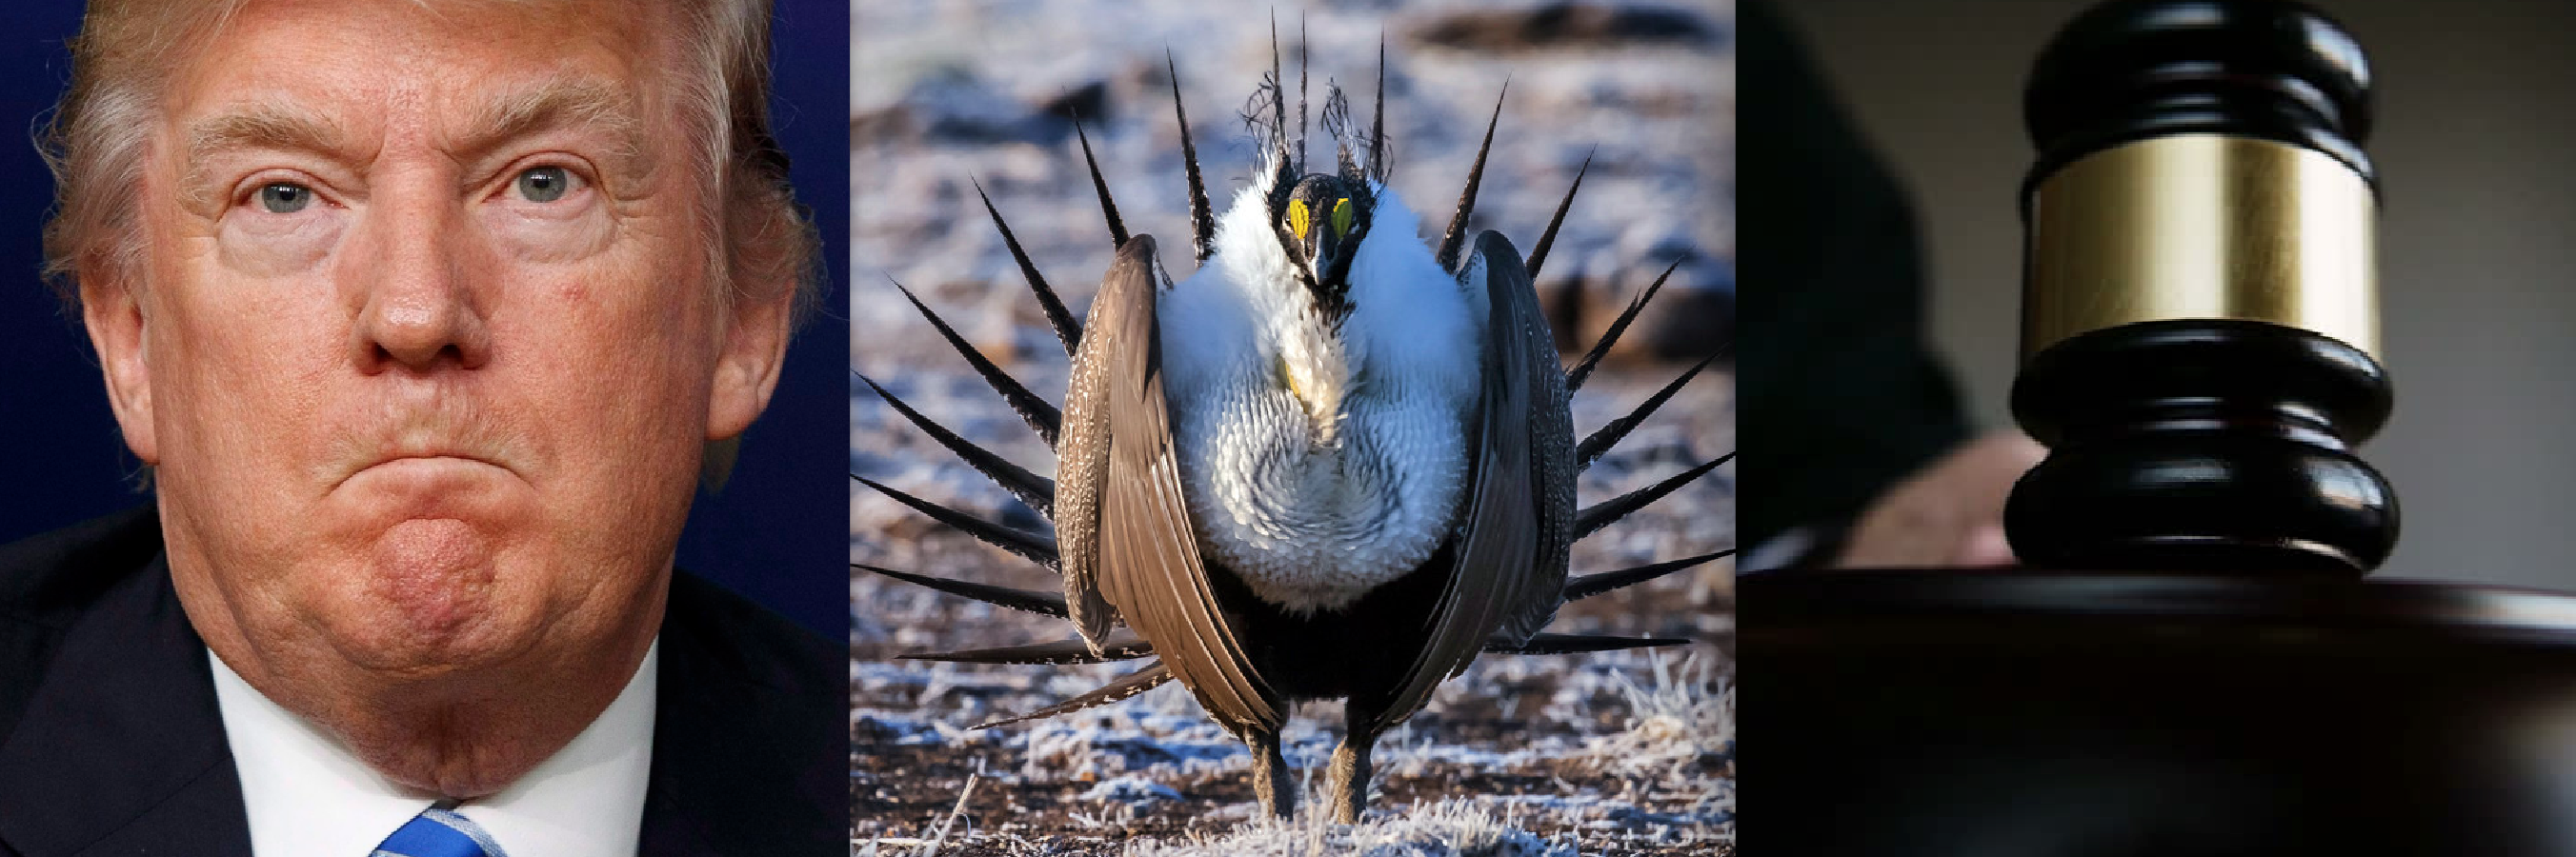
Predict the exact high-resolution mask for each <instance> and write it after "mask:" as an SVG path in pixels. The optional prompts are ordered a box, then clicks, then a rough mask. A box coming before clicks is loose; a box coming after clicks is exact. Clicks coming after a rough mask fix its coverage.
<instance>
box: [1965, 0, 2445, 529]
mask: <svg viewBox="0 0 2576 857" xmlns="http://www.w3.org/2000/svg"><path fill="white" fill-rule="evenodd" d="M2025 100H2026V105H2025V106H2026V116H2025V118H2026V121H2027V124H2028V128H2029V131H2030V135H2031V138H2032V140H2033V141H2034V142H2035V143H2036V144H2037V145H2038V147H2039V156H2038V161H2037V163H2036V164H2035V165H2034V166H2033V168H2032V170H2031V173H2030V177H2029V179H2028V180H2027V182H2026V183H2025V184H2024V186H2023V196H2022V205H2023V215H2024V221H2025V224H2026V227H2027V230H2028V231H2027V233H2026V246H2025V252H2026V254H2027V255H2026V258H2025V260H2024V263H2025V267H2024V270H2023V275H2024V282H2023V304H2022V312H2023V318H2022V349H2023V365H2022V371H2021V375H2020V377H2019V378H2018V379H2016V381H2015V383H2014V386H2013V394H2012V406H2013V415H2014V418H2015V419H2016V420H2017V421H2019V422H2020V423H2021V425H2022V427H2023V428H2024V429H2026V430H2028V431H2029V432H2030V433H2031V436H2033V437H2035V438H2038V439H2039V440H2040V441H2041V442H2043V443H2046V444H2048V445H2049V446H2050V455H2049V457H2048V459H2047V460H2046V461H2044V462H2042V463H2041V464H2040V466H2039V467H2037V468H2036V469H2034V470H2032V471H2031V472H2030V473H2029V474H2028V475H2027V476H2025V477H2024V478H2023V479H2022V481H2021V483H2020V484H2019V485H2018V486H2016V488H2015V489H2014V492H2013V495H2012V498H2011V500H2010V502H2009V503H2008V504H2007V506H2006V509H2005V530H2006V533H2007V535H2008V537H2009V538H2010V539H2011V541H2012V543H2013V547H2014V550H2015V552H2016V553H2017V554H2018V555H2019V556H2020V557H2021V558H2022V560H2023V561H2025V562H2028V563H2032V564H2035V565H2043V566H2055V567H2059V568H2070V569H2111V568H2120V569H2153V570H2160V571H2176V572H2197V573H2209V574H2275V573H2301V574H2315V573H2324V574H2337V575H2352V574H2359V573H2362V572H2365V571H2368V570H2369V569H2371V568H2373V567H2375V566H2377V565H2378V564H2379V563H2380V562H2381V561H2383V560H2385V559H2386V558H2387V555H2388V552H2389V550H2390V549H2391V548H2392V547H2393V546H2394V543H2395V540H2396V532H2397V508H2396V499H2395V497H2394V495H2393V493H2392V492H2391V491H2390V489H2389V488H2388V485H2387V483H2386V481H2385V480H2384V479H2383V478H2382V477H2381V476H2380V475H2379V474H2378V473H2377V472H2376V471H2374V470H2373V469H2371V467H2370V466H2369V465H2367V464H2365V463H2363V462H2362V461H2361V460H2360V459H2359V458H2357V457H2355V456H2354V455H2353V454H2352V450H2351V447H2352V446H2353V445H2355V444H2358V443H2360V442H2361V441H2363V440H2366V439H2368V438H2369V437H2370V436H2371V435H2372V434H2373V433H2375V432H2377V431H2378V429H2379V427H2380V426H2381V424H2382V423H2384V422H2385V421H2386V419H2387V417H2388V412H2389V407H2390V404H2391V400H2390V394H2389V388H2388V383H2387V378H2386V374H2385V373H2384V371H2383V370H2382V369H2381V367H2380V365H2379V363H2378V362H2377V360H2376V358H2375V357H2374V355H2375V354H2376V352H2377V350H2378V333H2379V315H2378V297H2377V289H2378V285H2377V270H2376V269H2377V263H2376V256H2375V250H2374V243H2375V237H2374V232H2375V226H2374V221H2375V216H2376V213H2377V206H2378V198H2377V187H2376V181H2375V178H2374V177H2373V174H2372V172H2371V167H2370V163H2369V160H2368V159H2367V157H2365V156H2364V155H2363V153H2362V151H2361V148H2360V146H2359V141H2360V140H2361V139H2362V138H2363V137H2364V136H2365V135H2366V134H2367V133H2368V130H2369V127H2370V121H2371V116H2370V73H2369V67H2368V65H2367V63H2366V61H2365V60H2364V58H2363V56H2362V52H2361V49H2360V46H2359V45H2357V44H2356V43H2355V42H2354V41H2353V40H2352V38H2351V37H2350V36H2349V35H2347V34H2346V33H2345V32H2344V30H2343V28H2342V27H2340V26H2338V25H2337V24H2335V23H2334V22H2333V21H2332V20H2329V19H2327V18H2326V17H2325V16H2324V15H2322V14H2320V13H2318V12H2316V11H2314V10H2311V9H2308V8H2307V7H2304V6H2300V5H2296V4H2292V3H2283V2H2269V1H2268V0H2241V2H2219V0H2151V1H2150V2H2135V0H2119V1H2118V2H2112V3H2107V4H2103V5H2100V6H2096V7H2094V8H2093V9H2091V10H2090V11H2088V12H2086V13H2085V14H2083V15H2082V16H2081V17H2079V18H2077V19H2076V20H2075V21H2074V22H2073V23H2071V24H2069V25H2068V26H2067V28H2066V29H2065V30H2064V31H2062V32H2061V33H2059V35H2058V36H2057V38H2056V39H2055V40H2054V41H2052V42H2051V43H2050V44H2049V46H2048V47H2047V49H2046V50H2045V51H2044V52H2043V53H2042V54H2041V56H2040V59H2039V62H2038V64H2037V67H2036V68H2035V69H2034V71H2033V73H2032V76H2031V81H2030V86H2029V89H2028V90H2027V91H2026V93H2025Z"/></svg>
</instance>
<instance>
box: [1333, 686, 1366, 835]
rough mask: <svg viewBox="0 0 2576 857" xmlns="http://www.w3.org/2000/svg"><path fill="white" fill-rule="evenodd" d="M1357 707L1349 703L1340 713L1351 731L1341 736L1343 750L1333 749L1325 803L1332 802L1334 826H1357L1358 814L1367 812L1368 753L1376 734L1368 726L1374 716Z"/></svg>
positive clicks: (1353, 703)
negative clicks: (1328, 787) (1329, 784)
mask: <svg viewBox="0 0 2576 857" xmlns="http://www.w3.org/2000/svg"><path fill="white" fill-rule="evenodd" d="M1357 703H1358V700H1352V704H1351V705H1350V706H1349V707H1347V708H1345V709H1343V710H1344V712H1345V715H1344V717H1345V720H1346V721H1347V722H1348V723H1349V728H1350V731H1349V733H1348V734H1346V735H1343V736H1342V746H1339V747H1335V748H1333V767H1332V772H1331V786H1330V787H1331V789H1332V792H1331V793H1330V794H1328V795H1326V796H1325V799H1326V800H1329V801H1331V802H1332V805H1333V823H1334V824H1358V823H1359V821H1360V812H1361V811H1362V810H1365V809H1367V808H1368V791H1369V775H1370V771H1369V749H1370V748H1372V747H1374V746H1376V745H1377V730H1376V728H1375V727H1374V726H1372V725H1370V723H1371V721H1374V720H1376V719H1377V712H1374V711H1368V710H1365V709H1364V707H1362V706H1360V705H1358V704H1357Z"/></svg>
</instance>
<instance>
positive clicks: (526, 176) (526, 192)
mask: <svg viewBox="0 0 2576 857" xmlns="http://www.w3.org/2000/svg"><path fill="white" fill-rule="evenodd" d="M572 182H573V178H572V173H570V172H567V171H566V170H564V168H562V167H531V168H529V169H528V170H527V171H526V172H523V173H520V174H519V179H518V185H519V196H520V197H522V198H525V199H526V200H528V201H529V202H553V201H555V200H558V199H562V198H563V195H564V194H565V193H566V192H568V191H570V190H572Z"/></svg>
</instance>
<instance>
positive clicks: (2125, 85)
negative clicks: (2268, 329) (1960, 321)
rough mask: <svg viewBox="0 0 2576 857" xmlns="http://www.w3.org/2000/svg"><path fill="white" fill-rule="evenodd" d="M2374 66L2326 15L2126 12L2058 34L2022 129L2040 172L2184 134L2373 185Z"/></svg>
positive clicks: (2154, 2) (2213, 0) (2206, 9)
mask: <svg viewBox="0 0 2576 857" xmlns="http://www.w3.org/2000/svg"><path fill="white" fill-rule="evenodd" d="M2370 101H2371V98H2370V65H2369V62H2368V61H2367V60H2366V59H2365V58H2364V57H2363V56H2362V52H2361V46H2360V45H2359V44H2358V43H2356V42H2354V41H2353V39H2352V36H2351V35H2350V34H2348V33H2346V32H2345V31H2344V29H2343V27H2342V26H2341V25H2339V24H2337V23H2335V22H2334V20H2333V19H2331V18H2328V17H2326V16H2325V15H2324V13H2321V12H2318V11H2317V10H2315V9H2311V8H2308V7H2306V6H2303V5H2300V4H2297V3H2287V2H2275V1H2274V0H2239V2H2222V0H2119V1H2118V2H2111V3H2104V4H2101V5H2098V6H2094V7H2092V8H2091V9H2089V10H2087V11H2086V12H2085V13H2084V14H2082V15H2081V16H2078V17H2077V18H2076V19H2075V20H2074V21H2073V22H2071V23H2069V24H2067V26H2066V28H2065V29H2064V30H2061V31H2059V32H2058V34H2057V37H2056V38H2055V39H2054V40H2051V41H2050V42H2049V44H2048V47H2047V48H2046V49H2045V50H2043V51H2042V52H2041V53H2040V57H2039V61H2038V63H2037V64H2036V65H2035V66H2034V67H2033V68H2032V71H2031V77H2030V85H2029V87H2028V88H2027V89H2026V90H2024V92H2023V99H2022V115H2023V122H2024V124H2025V126H2026V128H2027V129H2028V131H2029V133H2030V138H2031V143H2032V144H2033V145H2035V146H2037V147H2039V151H2040V153H2041V155H2040V164H2039V168H2038V169H2037V170H2034V176H2035V177H2036V176H2037V175H2038V174H2039V173H2042V172H2053V171H2054V168H2055V167H2056V166H2062V165H2063V164H2065V163H2066V162H2067V161H2072V160H2075V159H2077V158H2081V157H2083V156H2084V155H2087V154H2090V153H2092V152H2095V151H2099V150H2101V149H2104V148H2108V147H2111V146H2116V145H2119V144H2122V143H2127V142H2131V141H2135V140H2139V139H2143V138H2147V137H2159V136H2166V135H2173V134H2227V135H2232V136H2238V137H2250V138H2255V139H2263V140H2272V141H2276V142H2281V143H2289V144H2292V145H2298V146H2304V147H2307V148H2310V149H2315V150H2317V151H2319V152H2323V153H2325V154H2328V155H2332V156H2334V157H2335V158H2336V159H2337V160H2340V161H2343V162H2344V163H2345V164H2346V165H2347V166H2350V167H2351V168H2352V169H2353V170H2354V171H2355V172H2358V173H2360V174H2361V175H2362V176H2363V177H2364V178H2365V179H2367V178H2369V177H2370V175H2371V170H2370V166H2369V161H2368V159H2367V158H2365V157H2363V155H2362V153H2361V149H2360V145H2361V144H2362V143H2363V142H2365V141H2366V140H2367V139H2368V138H2369V136H2370V123H2371V104H2370Z"/></svg>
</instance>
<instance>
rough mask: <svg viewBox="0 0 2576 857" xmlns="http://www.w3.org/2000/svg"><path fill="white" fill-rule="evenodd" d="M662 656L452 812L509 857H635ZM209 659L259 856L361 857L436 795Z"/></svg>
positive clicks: (652, 651)
mask: <svg viewBox="0 0 2576 857" xmlns="http://www.w3.org/2000/svg"><path fill="white" fill-rule="evenodd" d="M661 648H662V644H661V641H660V640H659V639H656V640H655V641H654V643H653V644H652V645H651V646H650V647H647V648H646V649H645V650H644V661H643V663H642V664H640V665H639V666H638V667H637V668H636V670H635V675H634V677H633V678H630V679H628V680H627V682H626V688H625V689H624V690H621V691H619V692H618V694H617V698H616V699H615V700H613V701H611V702H609V704H608V708H607V709H606V710H604V711H601V712H600V713H599V717H598V718H597V719H594V720H592V721H591V723H590V725H589V726H587V727H585V728H583V729H582V731H581V734H579V735H575V736H573V739H572V742H571V743H569V744H566V745H564V748H563V749H562V750H559V751H556V753H555V754H554V755H553V756H551V757H548V758H547V759H546V760H545V761H544V762H541V763H539V764H538V765H537V767H536V768H534V769H532V770H530V771H529V772H528V774H527V775H526V776H524V777H521V778H520V779H519V781H518V782H516V783H512V784H511V785H510V786H509V787H508V788H505V789H502V790H501V791H500V792H498V793H495V794H493V795H491V796H489V797H485V798H480V799H477V800H473V801H469V802H467V803H465V804H464V805H463V806H460V807H457V809H456V812H457V814H459V815H463V816H465V817H466V818H467V819H470V820H472V821H473V822H474V823H475V824H478V825H481V826H482V827H483V829H484V830H485V831H487V832H489V833H491V834H492V839H493V841H495V842H497V843H499V844H500V846H501V848H502V849H503V850H505V851H508V852H510V853H513V854H543V855H550V857H632V855H633V854H635V849H636V838H637V832H638V830H639V829H640V828H641V827H642V824H643V817H644V791H645V786H646V784H647V781H648V778H649V777H650V775H651V772H652V745H653V711H654V700H655V698H656V697H655V685H656V684H657V679H658V673H659V669H658V667H659V663H660V655H661ZM206 659H207V660H209V661H211V662H213V665H214V673H215V699H216V704H217V707H218V708H219V709H220V710H221V712H222V714H223V721H224V734H225V738H226V740H227V741H229V742H230V743H231V745H232V753H233V764H234V767H235V768H236V769H237V770H239V771H240V775H241V786H242V804H243V806H244V808H245V809H246V810H247V811H248V814H249V820H250V841H251V852H252V853H254V854H261V855H306V854H313V855H343V854H344V855H351V857H359V855H365V854H367V853H369V852H371V851H373V850H374V849H375V847H376V844H377V843H379V842H382V841H384V838H385V836H387V835H388V834H391V833H393V832H394V830H395V829H396V828H399V827H401V826H402V825H403V823H404V822H407V821H410V820H411V817H412V816H414V815H418V814H420V811H421V810H422V809H425V808H427V807H428V806H429V805H430V803H431V802H433V801H436V800H437V799H438V798H439V796H438V795H435V794H431V793H428V792H423V791H420V790H417V789H412V788H408V787H405V786H403V785H401V784H398V783H395V782H393V781H391V780H388V779H386V778H385V777H384V775H382V774H379V773H376V772H375V771H374V770H373V769H371V768H368V767H367V766H366V764H365V763H363V762H360V761H359V760H358V758H357V756H356V754H354V753H352V752H350V751H349V748H348V747H347V746H346V745H343V744H341V743H340V741H339V740H338V739H336V738H333V737H332V736H331V735H330V734H329V733H326V732H324V731H322V729H321V728H320V727H317V726H315V725H313V724H312V723H311V722H310V721H307V720H305V719H304V718H303V717H301V716H298V715H297V714H295V713H294V712H291V711H288V710H286V709H285V708H284V707H282V706H279V705H278V704H277V703H276V702H273V701H271V700H269V698H268V697H266V696H263V695H261V694H260V693H259V691H258V690H256V689H253V688H252V687H251V686H250V684H249V683H248V682H245V681H243V680H242V678H241V676H240V674H238V673H235V672H233V670H232V667H230V666H228V665H226V664H225V663H224V661H223V659H222V658H219V657H215V656H214V653H213V652H212V651H209V652H207V654H206Z"/></svg>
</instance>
